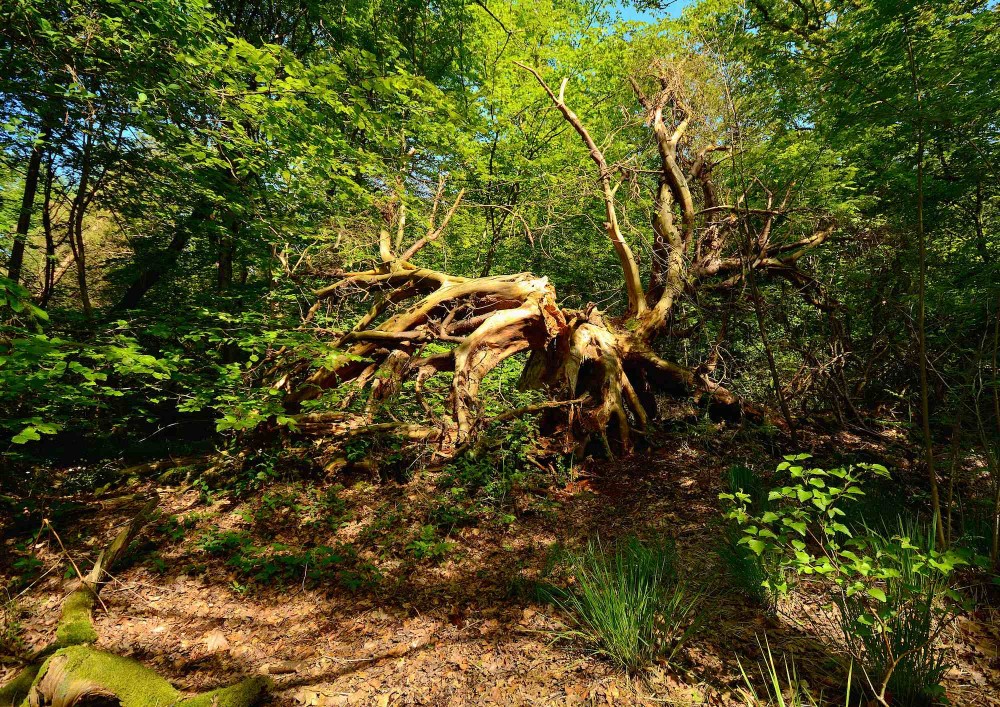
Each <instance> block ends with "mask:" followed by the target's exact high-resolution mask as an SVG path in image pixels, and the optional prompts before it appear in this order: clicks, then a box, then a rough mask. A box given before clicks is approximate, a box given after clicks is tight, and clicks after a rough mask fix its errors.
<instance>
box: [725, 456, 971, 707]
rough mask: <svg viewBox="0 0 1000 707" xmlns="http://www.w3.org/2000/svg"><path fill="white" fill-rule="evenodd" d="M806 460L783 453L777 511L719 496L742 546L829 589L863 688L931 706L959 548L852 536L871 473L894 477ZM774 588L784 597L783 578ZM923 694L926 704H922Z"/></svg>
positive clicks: (927, 536) (907, 533)
mask: <svg viewBox="0 0 1000 707" xmlns="http://www.w3.org/2000/svg"><path fill="white" fill-rule="evenodd" d="M808 459H809V455H808V454H797V455H791V456H786V457H785V461H783V462H782V463H781V464H780V465H779V466H778V473H780V474H783V475H785V476H786V477H787V485H784V486H781V487H779V488H776V489H774V490H772V491H771V492H770V493H769V495H768V497H769V499H770V501H771V503H772V506H771V509H770V510H768V511H765V512H764V513H761V514H757V513H752V512H751V511H750V510H749V508H748V506H747V502H748V501H749V497H748V496H747V494H744V493H742V492H737V493H735V494H721V496H720V497H721V498H722V499H724V500H727V501H729V502H730V503H731V504H732V507H731V509H730V510H729V512H728V517H729V518H730V519H732V520H733V521H735V522H736V523H738V524H739V525H740V526H741V527H742V530H743V537H742V538H741V539H740V541H739V542H740V543H742V544H745V545H746V546H747V547H749V548H750V549H751V550H752V551H753V552H755V553H757V554H758V555H765V554H771V553H773V554H775V555H776V556H778V557H779V558H780V566H781V567H782V569H783V570H784V571H785V573H786V576H788V577H792V578H794V577H798V576H810V577H817V578H822V579H826V580H827V581H828V582H829V587H830V591H831V598H832V599H833V601H834V603H835V605H836V606H837V607H838V609H839V612H840V616H841V627H842V629H843V634H844V639H845V641H846V642H847V643H848V646H849V647H850V648H851V651H852V655H854V657H855V658H856V659H857V660H858V661H859V667H860V668H861V669H862V670H863V678H864V680H863V686H864V687H865V688H866V689H868V690H869V691H871V692H872V693H874V694H875V695H884V694H885V693H886V691H887V690H888V689H890V687H889V686H890V685H891V686H892V689H893V690H894V694H896V692H898V693H899V694H900V695H902V694H906V695H908V699H909V698H912V699H913V700H914V701H913V702H906V703H901V704H923V702H921V700H922V699H928V700H931V699H933V695H934V694H935V693H934V689H935V687H934V686H936V685H937V683H938V681H939V680H940V677H941V675H942V673H943V667H944V666H943V663H942V659H941V655H940V652H939V651H938V649H937V648H935V645H934V643H935V639H936V637H937V635H938V632H939V631H940V629H941V627H943V626H946V625H947V624H948V622H949V621H950V619H951V618H952V617H953V616H954V615H955V611H956V607H957V604H956V602H958V601H959V599H960V597H959V595H958V594H957V593H956V592H954V591H953V590H952V589H951V577H952V575H953V573H954V571H955V569H956V568H957V567H959V566H961V565H964V564H967V562H968V559H967V556H966V555H964V554H963V553H961V552H958V551H953V550H949V551H939V550H937V549H935V547H934V542H933V540H932V538H933V533H930V532H928V531H926V529H922V528H919V527H917V526H901V527H900V529H899V532H898V533H894V534H892V535H891V536H890V537H886V536H883V535H882V534H879V533H874V532H871V531H868V532H867V533H865V534H855V533H853V532H852V531H851V530H850V529H849V528H848V527H847V526H846V525H845V524H844V523H843V522H842V518H843V517H844V516H845V512H844V506H845V505H848V504H850V503H851V502H852V501H853V500H855V499H857V498H859V497H861V496H863V494H864V491H863V490H862V479H863V475H864V473H865V472H870V473H873V474H875V475H878V476H883V477H888V475H889V472H888V470H886V468H885V467H883V466H882V465H880V464H858V465H855V466H846V467H839V468H834V469H828V470H824V469H821V468H818V467H808V466H806V465H805V464H803V462H806V461H807V460H808ZM767 586H768V587H769V588H773V589H777V590H781V591H784V590H786V589H787V586H786V584H785V582H784V580H782V581H780V582H779V581H775V580H773V579H769V580H768V581H767ZM921 696H923V697H921Z"/></svg>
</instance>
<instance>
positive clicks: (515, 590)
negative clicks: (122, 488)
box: [0, 436, 998, 705]
mask: <svg viewBox="0 0 1000 707" xmlns="http://www.w3.org/2000/svg"><path fill="white" fill-rule="evenodd" d="M852 445H853V446H852ZM813 446H814V447H815V449H814V453H815V454H816V455H817V457H821V458H822V457H824V456H825V457H831V458H832V457H834V456H836V455H844V454H857V455H858V456H866V457H870V458H871V457H879V458H882V459H883V460H884V461H887V462H889V463H890V464H891V465H892V466H894V467H896V468H900V467H904V468H908V466H909V465H908V463H907V461H906V459H905V458H903V457H901V456H898V452H897V453H896V456H895V457H893V453H892V452H887V450H886V449H884V448H880V447H878V446H876V445H873V444H870V443H868V442H865V441H862V440H859V439H857V438H854V439H852V440H846V441H845V440H844V439H834V438H819V437H817V438H816V439H815V440H814V445H813ZM887 455H888V456H889V458H886V456H887ZM737 462H739V463H744V464H747V463H749V464H753V465H755V466H756V467H757V468H758V469H761V470H769V469H772V468H773V467H774V463H775V460H774V459H773V458H771V457H770V456H769V454H768V453H767V452H766V451H764V450H762V449H761V448H750V447H748V446H747V445H746V444H740V443H737V442H735V441H733V437H732V436H720V437H719V438H718V439H715V438H713V439H704V438H701V440H700V441H697V440H693V439H690V438H684V437H666V438H664V439H663V440H662V446H659V447H658V448H656V449H651V450H649V451H647V452H645V453H644V454H641V455H635V456H633V457H630V458H628V459H625V460H621V461H605V462H591V463H588V464H586V465H584V467H583V468H582V469H581V470H580V471H579V473H578V475H577V476H576V478H574V479H572V480H568V481H567V480H566V479H562V480H561V481H560V482H559V483H558V484H556V485H554V486H546V485H538V484H535V485H534V486H533V487H532V488H517V487H515V488H514V489H513V490H512V492H511V493H510V495H509V497H508V498H506V499H505V501H504V503H503V504H499V505H497V506H496V508H497V512H496V513H494V514H492V515H491V516H490V517H488V518H486V519H484V520H479V521H478V522H477V521H476V518H474V517H468V516H467V515H463V514H462V513H459V512H458V511H460V510H462V509H461V508H458V507H457V506H455V504H451V503H450V501H449V500H448V498H447V489H442V488H441V486H440V484H439V483H438V482H439V481H440V479H438V478H436V477H435V476H433V475H431V474H425V473H418V474H417V475H416V476H415V477H414V478H413V479H412V480H411V481H409V482H407V483H403V484H400V483H392V482H384V483H375V482H374V481H373V480H371V479H364V478H360V479H358V478H356V479H344V478H341V479H327V480H321V481H310V482H289V483H275V484H273V485H271V486H269V487H268V488H266V489H265V490H263V491H260V492H257V493H254V494H250V495H247V496H246V497H245V498H242V499H237V498H234V497H229V496H218V495H217V496H216V497H215V498H214V499H212V498H209V496H210V494H206V492H205V491H204V490H199V489H195V488H183V489H182V488H165V489H163V488H161V489H159V492H160V495H161V499H162V501H161V510H162V516H161V517H160V519H159V520H158V521H157V522H156V523H154V524H153V525H152V526H151V529H150V531H149V532H148V533H147V540H146V541H145V542H144V543H142V544H141V545H140V546H139V547H138V548H137V550H136V551H135V552H134V553H133V556H132V558H131V563H130V565H128V566H126V567H125V568H124V569H122V570H120V571H119V573H118V575H119V576H118V577H116V579H115V581H114V582H113V583H111V584H110V585H109V586H108V587H107V588H106V589H105V593H104V595H103V599H104V603H105V604H106V608H107V611H106V612H103V613H102V612H98V615H97V617H96V622H97V628H98V633H99V635H100V636H101V643H100V645H101V646H103V647H106V648H107V649H109V650H112V651H116V652H119V653H122V654H124V655H130V656H133V657H136V658H139V659H141V660H143V661H144V662H145V663H147V664H148V665H149V666H150V667H152V668H154V669H156V670H157V671H158V672H160V673H161V674H162V675H164V676H165V677H166V678H168V679H169V680H171V681H172V682H173V683H174V684H175V685H177V686H178V687H180V688H181V689H184V690H192V691H193V690H204V689H207V688H210V687H214V686H217V685H221V684H226V683H230V682H232V681H233V679H234V677H237V676H238V675H242V674H246V673H256V672H264V673H268V674H270V675H272V677H273V678H274V680H275V682H276V685H277V687H276V691H275V694H274V696H273V697H272V700H271V702H270V704H275V705H285V704H287V705H293V704H317V705H323V704H395V703H403V704H435V705H436V704H596V703H602V704H608V703H610V704H657V703H661V702H662V701H663V700H666V699H669V700H674V701H681V702H684V701H687V702H706V701H707V702H709V703H712V704H729V703H732V704H735V703H736V702H735V701H734V700H735V690H737V689H738V688H739V687H740V686H741V684H742V678H741V676H740V667H739V664H738V663H737V655H738V656H739V660H740V661H741V662H742V663H743V665H744V666H753V665H754V664H755V661H756V660H757V659H759V657H760V649H759V646H758V639H760V640H763V639H764V636H765V635H766V637H767V640H768V641H769V643H770V646H771V648H772V650H773V651H774V653H775V655H779V654H782V655H789V656H791V657H794V659H795V662H796V665H797V667H798V669H799V673H800V676H801V677H802V678H804V679H806V680H808V681H809V682H810V684H811V685H812V686H813V687H814V688H821V689H824V690H825V691H826V692H828V693H831V694H836V693H837V692H839V690H840V688H842V687H843V686H842V684H840V683H841V682H842V680H843V672H842V660H841V659H840V658H839V657H838V654H837V650H836V645H835V643H834V642H833V641H831V640H830V639H829V637H830V636H834V635H836V632H835V631H834V630H833V629H832V624H831V623H830V622H831V616H830V613H829V612H828V611H827V610H826V609H825V608H824V607H822V606H821V605H820V604H819V602H818V601H816V602H815V603H809V601H808V600H804V599H803V597H802V596H793V597H792V598H791V599H790V600H789V601H786V602H783V603H782V605H781V607H780V610H779V612H778V614H777V615H776V616H765V615H762V614H761V613H760V612H759V611H757V610H755V609H754V608H753V607H751V606H749V605H747V604H746V603H745V602H744V601H743V600H742V599H741V598H740V597H739V596H738V595H735V594H732V593H731V592H728V591H727V590H726V588H725V585H724V582H723V581H722V578H721V577H720V573H719V571H718V569H717V562H716V559H715V556H714V553H713V545H714V543H715V542H716V541H717V537H718V529H717V527H716V520H717V518H718V515H719V512H718V505H717V497H718V494H719V492H720V491H722V490H724V489H723V484H724V470H725V469H726V468H727V467H728V466H730V465H731V464H733V463H737ZM137 490H142V489H135V488H132V489H129V493H135V492H136V491H137ZM79 500H80V501H81V502H82V503H83V505H82V507H78V508H75V509H74V510H73V511H72V512H71V513H68V514H66V515H65V518H66V519H67V520H66V525H65V527H64V529H61V532H62V538H63V540H64V541H65V543H66V545H67V548H68V549H69V552H70V553H71V554H73V555H74V556H75V557H76V558H77V559H78V564H79V561H81V560H82V559H83V558H84V557H85V556H86V555H87V553H88V552H90V551H92V550H93V549H94V547H95V545H93V544H91V540H90V539H91V538H103V537H106V536H107V535H108V534H109V533H110V531H111V529H112V528H113V527H115V526H116V525H119V524H121V523H123V522H125V520H127V519H128V518H129V514H130V513H131V512H133V511H134V508H132V506H134V505H135V503H134V502H133V501H132V500H130V497H128V496H124V495H120V496H112V497H107V498H103V499H101V501H100V503H89V502H87V501H86V499H79ZM449 509H451V510H450V511H449ZM57 527H58V523H57ZM70 528H72V533H71V532H70ZM631 534H635V535H638V536H640V537H656V536H662V535H670V536H672V537H674V538H675V539H676V541H677V547H678V551H679V555H680V563H681V571H682V573H683V574H684V576H685V577H686V578H687V579H688V580H689V581H692V582H695V583H697V584H699V585H703V586H706V587H709V588H710V589H711V593H710V596H709V598H708V600H707V602H706V606H707V609H708V611H710V614H709V618H708V621H707V622H706V628H705V630H703V631H702V632H701V633H700V634H699V635H698V636H697V637H696V638H695V639H693V640H692V641H691V642H690V643H689V644H688V646H687V647H686V648H685V650H684V651H683V655H682V656H681V658H680V660H679V662H678V667H677V668H676V669H674V668H671V669H669V670H668V669H666V668H665V667H664V666H653V668H651V669H650V671H649V672H648V673H647V674H646V675H645V676H644V678H643V679H642V680H638V679H632V678H629V677H627V676H625V675H623V674H622V673H620V672H618V671H616V670H614V669H613V668H612V667H611V666H609V665H608V664H606V663H604V662H602V661H601V660H599V659H597V658H594V657H593V656H590V655H588V654H587V653H586V652H585V651H584V650H583V649H582V647H581V646H579V645H577V644H575V643H572V642H564V641H556V640H555V639H554V636H555V635H556V634H557V633H558V632H559V631H560V629H561V628H562V624H561V617H560V614H559V612H558V610H556V609H555V608H554V607H552V606H550V605H545V604H543V603H540V602H539V600H538V594H537V593H536V591H535V587H536V586H537V583H538V582H539V581H540V580H546V579H547V577H546V573H547V571H549V570H550V569H551V557H552V552H553V549H554V548H557V547H571V548H572V547H580V546H581V545H583V544H585V543H586V542H587V540H588V538H591V537H594V536H595V535H599V536H600V538H601V539H602V540H608V541H611V540H613V539H615V538H617V537H623V536H626V535H631ZM18 540H19V541H20V545H21V546H22V547H24V541H25V537H24V536H23V535H22V536H21V537H20V538H19V539H18ZM9 545H10V546H11V547H12V548H13V547H14V546H15V543H13V542H12V543H9ZM36 545H37V547H34V548H33V553H32V555H33V556H34V557H37V561H38V562H40V563H41V564H40V565H39V566H38V567H37V568H36V569H35V574H36V575H42V576H41V578H40V579H38V580H36V582H35V583H34V584H33V585H32V586H31V588H30V590H28V591H27V592H25V594H24V597H23V598H24V601H22V606H23V608H24V611H25V614H24V616H23V617H22V619H21V623H22V625H23V626H24V629H25V633H24V635H25V639H26V641H27V642H28V643H29V644H36V645H41V644H43V643H45V642H46V641H47V640H48V639H49V638H50V635H51V633H52V631H53V630H54V626H55V621H56V618H57V615H58V605H59V603H60V601H61V599H62V596H63V593H64V591H65V586H66V585H65V580H64V579H63V577H62V575H61V572H62V565H63V563H62V559H61V557H60V554H59V551H58V547H57V546H54V543H52V542H51V541H49V540H48V539H45V538H43V539H42V540H41V541H40V542H39V543H36ZM14 554H15V555H17V554H18V553H17V551H15V552H14ZM49 568H58V569H57V570H55V571H50V572H48V574H43V573H44V572H45V571H46V570H47V569H49ZM555 581H558V578H556V580H555ZM956 631H957V630H956ZM949 640H952V642H953V644H954V645H955V646H959V645H960V643H961V641H960V640H959V639H958V638H954V639H949ZM993 647H994V650H995V643H994V644H993ZM984 650H987V649H984ZM996 655H997V654H996V653H995V652H994V654H993V655H992V656H990V655H987V658H988V659H991V660H992V661H993V663H994V664H995V663H996ZM976 658H977V654H976V653H975V652H972V653H967V654H961V655H960V656H959V669H958V670H957V671H956V672H955V674H954V675H950V676H949V679H950V682H949V688H950V689H951V690H952V694H953V695H954V696H959V695H961V697H958V698H957V699H956V697H953V701H955V702H957V703H959V704H989V703H988V702H985V701H983V702H979V701H978V700H979V699H980V696H982V698H983V699H984V700H985V699H986V697H985V696H986V695H987V694H989V693H988V690H989V689H990V685H989V684H985V683H984V684H981V685H977V684H976V682H977V680H976V675H979V676H982V675H983V673H986V672H989V671H988V670H985V669H984V668H983V666H982V665H980V666H978V669H977V666H976V664H975V663H976ZM969 661H971V665H970V664H969ZM996 667H998V666H997V665H993V668H994V672H995V668H996ZM974 673H975V674H974ZM6 677H7V675H6V674H5V673H4V671H3V669H2V668H0V682H2V680H3V679H5V678H6ZM995 680H996V675H995V674H993V675H989V676H987V681H988V682H989V681H995Z"/></svg>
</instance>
